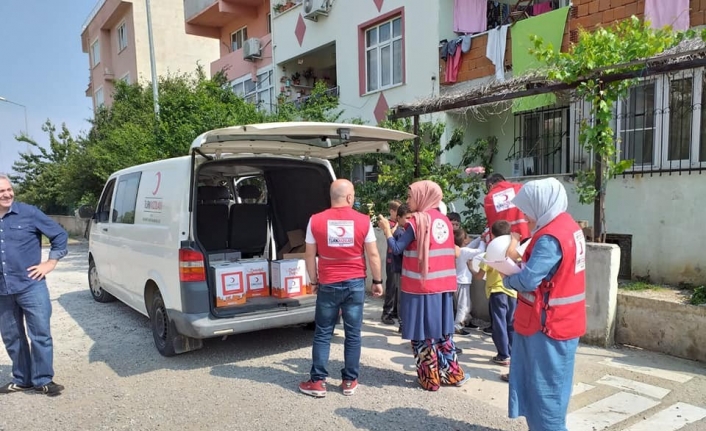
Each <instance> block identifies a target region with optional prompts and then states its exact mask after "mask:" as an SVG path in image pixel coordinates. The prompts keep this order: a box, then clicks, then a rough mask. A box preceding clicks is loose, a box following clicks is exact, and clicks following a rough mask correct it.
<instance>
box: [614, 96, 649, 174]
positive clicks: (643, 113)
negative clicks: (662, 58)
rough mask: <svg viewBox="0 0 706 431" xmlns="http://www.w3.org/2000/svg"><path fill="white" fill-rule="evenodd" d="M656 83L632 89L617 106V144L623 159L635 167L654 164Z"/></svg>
mask: <svg viewBox="0 0 706 431" xmlns="http://www.w3.org/2000/svg"><path fill="white" fill-rule="evenodd" d="M656 96H657V92H656V83H655V82H650V83H645V84H642V85H638V86H635V87H633V88H631V89H630V90H629V91H628V96H627V97H626V98H625V99H624V100H622V101H620V102H619V103H618V109H617V116H616V120H617V128H616V130H617V133H618V145H619V147H618V148H619V150H620V154H621V158H623V159H633V160H634V164H635V165H636V166H637V165H650V166H651V165H652V164H653V163H654V143H655V137H656V136H657V124H656V122H655V105H656V103H657V100H656Z"/></svg>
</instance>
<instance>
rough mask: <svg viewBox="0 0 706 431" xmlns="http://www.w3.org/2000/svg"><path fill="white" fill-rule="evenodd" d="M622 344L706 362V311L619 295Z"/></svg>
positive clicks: (620, 339)
mask: <svg viewBox="0 0 706 431" xmlns="http://www.w3.org/2000/svg"><path fill="white" fill-rule="evenodd" d="M615 339H616V341H617V342H618V343H621V344H629V345H632V346H637V347H641V348H643V349H647V350H653V351H656V352H663V353H666V354H669V355H672V356H678V357H681V358H686V359H693V360H697V361H702V362H706V307H698V306H695V305H685V304H678V303H675V302H669V301H664V300H658V299H651V298H645V297H641V296H637V294H635V293H630V292H621V293H620V294H618V313H617V328H616V335H615Z"/></svg>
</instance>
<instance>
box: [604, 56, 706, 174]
mask: <svg viewBox="0 0 706 431" xmlns="http://www.w3.org/2000/svg"><path fill="white" fill-rule="evenodd" d="M703 87H704V73H703V69H698V70H689V71H682V72H677V73H673V74H668V75H662V76H659V77H656V78H653V79H652V80H650V81H648V82H641V83H640V84H638V85H636V86H634V87H632V88H631V89H630V90H629V91H628V95H627V97H626V98H625V99H624V100H622V101H620V103H619V104H618V106H617V116H616V123H617V127H616V131H617V145H618V149H619V151H620V158H621V159H623V160H633V166H632V170H634V171H639V170H642V171H645V170H685V169H692V168H699V169H701V168H704V167H706V165H703V163H704V162H706V132H704V131H703V130H702V129H703V128H704V126H706V123H704V121H706V115H705V114H704V112H703V111H704V110H703V109H701V106H703V105H702V104H703V103H706V95H704V92H703ZM699 111H700V112H699Z"/></svg>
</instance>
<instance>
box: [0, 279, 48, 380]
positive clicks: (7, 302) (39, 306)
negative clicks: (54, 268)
mask: <svg viewBox="0 0 706 431" xmlns="http://www.w3.org/2000/svg"><path fill="white" fill-rule="evenodd" d="M50 318H51V301H50V300H49V290H48V289H47V283H46V281H44V280H41V281H37V282H35V283H34V284H32V286H30V287H29V288H28V289H25V290H24V291H22V292H20V293H16V294H12V295H0V334H2V341H3V342H4V343H5V349H6V350H7V355H8V356H9V357H10V359H11V360H12V376H13V380H12V382H13V383H15V384H17V385H22V386H34V387H39V386H44V385H46V384H47V383H49V382H51V381H52V379H53V377H54V345H53V342H52V338H51V329H50V325H49V319H50ZM25 323H26V324H27V333H25ZM27 335H29V339H30V342H31V346H32V348H31V350H30V343H28V342H27Z"/></svg>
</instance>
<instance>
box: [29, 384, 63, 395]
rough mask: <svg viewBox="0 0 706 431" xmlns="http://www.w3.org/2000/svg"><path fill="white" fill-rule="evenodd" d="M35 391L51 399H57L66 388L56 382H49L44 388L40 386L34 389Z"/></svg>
mask: <svg viewBox="0 0 706 431" xmlns="http://www.w3.org/2000/svg"><path fill="white" fill-rule="evenodd" d="M34 390H35V391H37V392H39V393H42V394H45V395H47V396H49V397H55V396H57V395H59V394H61V391H63V390H64V387H63V386H62V385H58V384H56V383H54V382H49V383H47V384H46V385H44V386H38V387H35V388H34Z"/></svg>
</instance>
